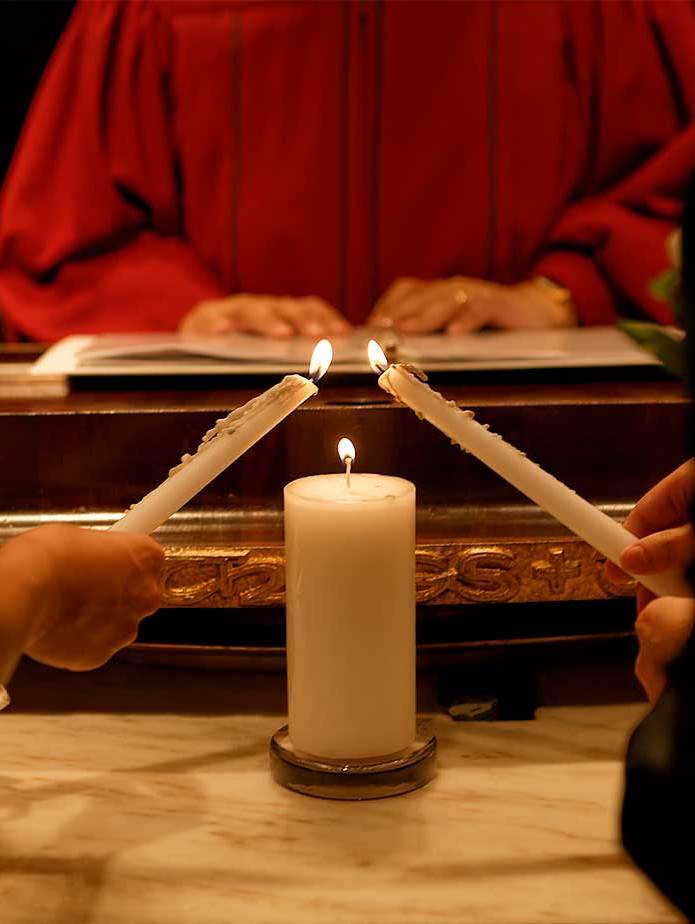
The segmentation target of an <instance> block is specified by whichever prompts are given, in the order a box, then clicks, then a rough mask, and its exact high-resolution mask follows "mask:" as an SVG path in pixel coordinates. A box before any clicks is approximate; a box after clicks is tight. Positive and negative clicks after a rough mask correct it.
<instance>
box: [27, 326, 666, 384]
mask: <svg viewBox="0 0 695 924" xmlns="http://www.w3.org/2000/svg"><path fill="white" fill-rule="evenodd" d="M674 336H676V337H680V336H682V332H680V331H675V332H674ZM370 337H375V339H377V340H378V341H379V342H380V343H381V344H382V346H384V347H386V348H388V349H389V355H391V356H392V357H393V358H394V359H399V360H402V361H405V362H413V363H416V364H418V365H420V366H422V367H423V368H424V369H432V370H450V371H455V370H457V369H462V370H463V369H471V370H474V369H479V370H484V369H530V368H563V367H567V368H572V367H581V366H584V367H593V366H598V367H600V366H642V365H658V360H657V359H656V358H655V357H653V356H652V355H651V354H650V353H648V352H647V351H646V350H644V349H643V348H642V347H641V346H639V345H638V344H637V343H635V342H634V341H633V340H632V339H631V338H630V337H628V336H627V335H626V334H624V333H623V332H622V331H619V330H618V329H617V328H614V327H588V328H567V329H562V330H541V331H489V332H488V331H485V332H480V333H475V334H470V335H467V336H464V337H450V336H448V335H446V334H429V335H426V336H421V337H404V336H397V335H394V334H393V333H392V332H390V331H387V332H383V333H380V332H377V331H374V330H369V329H367V328H357V329H356V330H354V331H353V332H352V333H350V334H349V335H347V336H344V337H333V338H331V342H332V344H333V349H334V360H333V368H334V370H335V371H342V372H367V371H369V365H368V362H367V342H368V340H369V339H370ZM314 344H315V340H314V339H308V338H304V337H294V338H291V339H288V340H271V339H269V338H266V337H258V336H255V335H251V334H234V335H232V336H228V337H216V338H212V337H211V338H190V337H182V336H179V335H177V334H106V335H101V334H100V335H96V334H94V335H85V336H72V337H67V338H65V339H64V340H61V341H60V342H59V343H57V344H55V345H54V346H53V347H51V348H50V349H49V350H47V352H46V353H45V354H44V355H43V356H42V357H41V358H40V359H39V360H38V361H37V362H36V363H35V364H34V366H33V367H32V374H33V375H201V374H206V373H212V374H220V373H223V374H227V373H229V374H263V373H276V372H277V373H283V374H284V373H289V372H300V373H301V372H306V370H307V369H308V365H309V358H310V356H311V352H312V349H313V347H314Z"/></svg>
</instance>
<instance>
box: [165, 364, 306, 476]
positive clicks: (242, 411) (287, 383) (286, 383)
mask: <svg viewBox="0 0 695 924" xmlns="http://www.w3.org/2000/svg"><path fill="white" fill-rule="evenodd" d="M298 378H301V376H297V375H286V376H285V378H284V379H282V381H281V382H278V383H277V385H274V386H273V387H272V388H269V389H268V391H266V392H264V393H263V394H262V395H259V396H258V397H257V398H254V399H253V400H251V401H249V402H248V403H247V404H244V405H243V406H242V407H238V408H237V409H236V410H234V411H232V412H231V414H228V415H227V416H226V417H220V418H219V419H218V420H216V421H215V426H214V427H211V428H210V429H209V430H208V431H207V432H206V433H205V435H204V436H203V439H202V440H201V443H200V446H198V448H197V449H196V451H195V452H194V453H190V452H187V453H185V454H184V455H183V456H181V462H180V463H179V464H178V465H175V466H174V468H172V469H170V471H169V477H170V478H171V476H172V475H175V474H176V473H177V472H180V471H181V469H182V468H183V467H184V466H185V465H187V464H188V463H189V462H190V461H191V459H192V458H193V457H194V456H196V455H198V453H200V452H204V451H205V450H206V449H207V448H208V447H209V446H210V444H211V443H212V441H213V440H217V439H220V437H223V436H225V435H230V434H232V433H234V432H235V430H238V428H239V427H240V426H241V424H242V423H243V421H244V420H245V419H246V418H247V417H249V416H251V415H253V414H256V413H257V412H258V411H259V410H260V409H261V408H262V407H264V406H265V405H268V404H271V403H272V402H273V401H276V400H277V399H278V398H279V397H280V395H282V394H283V393H284V392H286V391H288V390H289V389H290V388H292V382H293V380H296V379H298Z"/></svg>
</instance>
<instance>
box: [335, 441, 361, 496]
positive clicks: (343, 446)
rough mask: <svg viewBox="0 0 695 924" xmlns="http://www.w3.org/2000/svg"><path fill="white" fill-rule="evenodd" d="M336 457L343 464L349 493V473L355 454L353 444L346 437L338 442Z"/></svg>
mask: <svg viewBox="0 0 695 924" xmlns="http://www.w3.org/2000/svg"><path fill="white" fill-rule="evenodd" d="M338 455H339V456H340V461H341V462H343V463H344V464H345V480H346V482H347V487H348V491H349V490H350V472H351V471H352V463H353V462H354V461H355V457H356V455H357V453H356V451H355V444H354V443H353V442H352V440H349V439H348V438H347V437H346V436H344V437H343V438H342V439H341V440H339V441H338Z"/></svg>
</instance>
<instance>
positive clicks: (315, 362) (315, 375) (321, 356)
mask: <svg viewBox="0 0 695 924" xmlns="http://www.w3.org/2000/svg"><path fill="white" fill-rule="evenodd" d="M332 361H333V347H332V345H331V341H330V340H319V342H318V343H317V344H316V346H315V347H314V352H313V353H312V354H311V360H310V362H309V378H310V379H311V381H312V382H313V383H314V384H316V382H318V380H319V379H322V378H323V377H324V375H325V374H326V372H327V371H328V367H329V366H330V364H331V362H332Z"/></svg>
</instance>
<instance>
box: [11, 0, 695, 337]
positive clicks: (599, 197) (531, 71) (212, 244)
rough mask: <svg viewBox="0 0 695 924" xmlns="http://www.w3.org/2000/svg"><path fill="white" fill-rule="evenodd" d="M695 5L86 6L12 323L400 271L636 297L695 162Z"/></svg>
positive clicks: (33, 199) (637, 1) (638, 301)
mask: <svg viewBox="0 0 695 924" xmlns="http://www.w3.org/2000/svg"><path fill="white" fill-rule="evenodd" d="M694 112H695V7H694V6H693V4H692V3H690V2H689V0H661V2H659V0H651V2H650V0H612V2H602V3H598V2H596V3H594V2H584V0H577V2H575V0H560V2H552V0H546V2H526V0H498V2H495V3H492V2H488V0H482V2H476V0H469V2H465V3H464V2H451V3H449V2H435V0H430V2H419V0H410V2H388V0H387V2H384V3H382V2H374V0H359V2H351V3H340V2H307V0H289V2H285V0H266V2H251V0H248V2H247V0H214V2H208V0H199V2H188V0H179V2H163V0H130V2H127V3H117V2H110V0H100V2H83V3H80V4H78V6H77V8H76V10H75V13H74V15H73V17H72V20H71V22H70V24H69V26H68V28H67V30H66V32H65V34H64V36H63V37H62V39H61V41H60V43H59V45H58V48H57V50H56V52H55V54H54V56H53V58H52V60H51V62H50V64H49V67H48V69H47V71H46V74H45V75H44V78H43V80H42V83H41V86H40V88H39V91H38V94H37V97H36V100H35V102H34V105H33V107H32V109H31V112H30V114H29V117H28V119H27V123H26V125H25V128H24V131H23V134H22V137H21V139H20V143H19V145H18V149H17V152H16V156H15V158H14V161H13V164H12V166H11V168H10V171H9V173H8V177H7V181H6V184H5V187H4V190H3V193H2V198H1V200H0V310H1V311H2V312H3V316H4V319H5V324H6V327H7V329H8V332H9V333H10V334H11V335H12V334H14V335H17V334H21V335H23V336H27V337H31V338H35V339H39V340H55V339H57V338H58V337H60V336H63V335H65V334H68V333H72V332H99V331H138V330H168V329H174V328H175V327H176V325H177V324H178V322H179V321H180V319H181V318H182V316H183V315H184V314H185V313H186V312H187V311H188V310H189V309H190V308H191V307H192V306H193V305H194V304H195V303H196V302H197V301H199V300H201V299H205V298H212V297H218V296H222V295H224V294H227V293H232V292H255V293H276V294H289V295H306V294H315V295H319V296H321V297H323V298H325V299H326V300H327V301H329V302H331V303H332V304H334V305H336V306H337V307H338V308H340V309H341V310H342V311H344V313H345V314H346V315H347V316H348V317H349V318H350V319H351V320H353V321H355V322H359V321H362V320H364V319H365V317H366V316H367V314H368V313H369V310H370V308H371V306H372V305H373V303H374V300H375V299H376V298H377V297H378V295H379V294H380V293H381V292H383V291H384V289H385V288H386V287H387V286H388V285H389V283H390V282H392V281H393V280H394V279H395V278H396V277H398V276H402V275H410V276H417V277H422V278H433V277H440V276H447V275H452V274H456V273H461V274H466V275H471V276H479V277H483V278H489V279H495V280H498V281H500V282H513V281H515V280H519V279H523V278H525V277H527V276H529V275H530V274H533V273H542V274H545V275H547V276H550V277H552V278H553V279H555V280H557V281H558V282H560V283H563V284H565V285H567V286H568V287H569V288H570V289H571V290H572V293H573V295H574V298H575V301H576V303H577V305H578V308H579V312H580V315H581V318H582V320H583V322H584V323H610V322H611V321H612V319H613V318H614V317H615V315H616V313H619V312H625V311H637V312H638V313H642V314H645V315H647V316H651V317H654V318H657V319H659V320H664V321H668V320H670V316H669V313H668V310H667V309H666V308H665V307H664V306H663V305H662V304H660V303H658V302H656V301H655V300H654V299H653V298H652V297H651V296H650V294H649V292H648V282H649V280H650V278H651V277H653V276H654V275H656V274H657V273H658V272H659V271H660V270H661V269H662V268H663V266H664V265H665V263H666V259H667V258H666V253H665V248H664V241H665V238H666V236H667V234H668V232H669V231H670V229H671V228H672V227H673V225H674V223H675V222H677V221H678V218H679V212H680V198H681V195H682V191H683V188H684V184H685V182H686V180H687V178H688V176H689V174H690V173H691V171H692V170H693V167H695V129H694V128H693V126H692V124H691V118H692V116H693V113H694Z"/></svg>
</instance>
